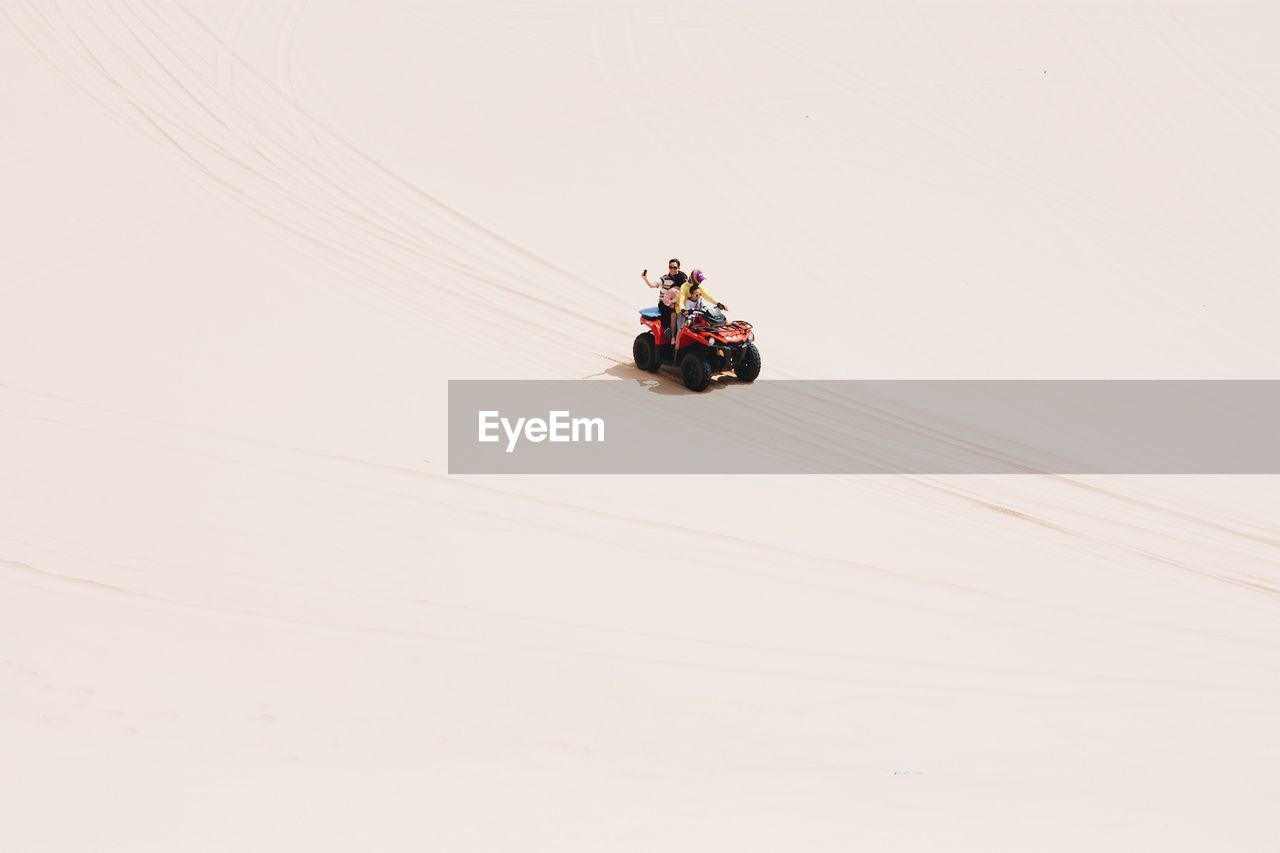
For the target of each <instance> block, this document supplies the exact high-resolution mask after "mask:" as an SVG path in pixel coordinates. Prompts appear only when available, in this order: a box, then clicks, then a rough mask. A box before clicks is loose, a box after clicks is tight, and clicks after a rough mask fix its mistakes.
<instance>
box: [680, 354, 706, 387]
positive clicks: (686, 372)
mask: <svg viewBox="0 0 1280 853" xmlns="http://www.w3.org/2000/svg"><path fill="white" fill-rule="evenodd" d="M680 378H681V379H683V380H684V387H686V388H688V389H689V390H690V391H705V390H706V388H707V386H708V385H710V384H711V362H710V361H708V360H707V357H706V356H705V355H703V354H702V353H697V352H691V353H688V354H687V355H685V357H684V358H682V359H680Z"/></svg>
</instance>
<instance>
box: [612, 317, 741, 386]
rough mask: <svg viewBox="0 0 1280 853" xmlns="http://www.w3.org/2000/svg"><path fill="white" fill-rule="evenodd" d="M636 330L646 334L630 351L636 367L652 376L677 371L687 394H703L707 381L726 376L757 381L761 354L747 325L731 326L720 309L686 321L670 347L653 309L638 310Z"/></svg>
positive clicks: (738, 322)
mask: <svg viewBox="0 0 1280 853" xmlns="http://www.w3.org/2000/svg"><path fill="white" fill-rule="evenodd" d="M672 319H673V320H674V319H675V318H674V317H673V318H672ZM640 325H642V326H644V327H645V328H646V331H644V332H641V333H640V335H639V336H638V337H636V342H635V344H634V345H632V347H631V354H632V356H633V357H634V358H635V360H636V367H638V368H640V369H641V370H646V371H648V372H650V373H656V372H657V371H658V370H659V369H660V368H662V367H675V368H679V370H680V378H681V379H683V380H684V384H685V387H686V388H688V389H689V390H690V391H703V390H706V387H707V386H708V385H710V384H711V377H713V376H715V375H716V374H717V373H726V372H728V371H730V370H732V371H733V373H734V375H736V376H737V377H738V378H739V379H741V380H742V381H743V382H754V381H755V379H756V377H757V376H759V375H760V350H758V349H756V345H755V339H756V334H755V332H753V331H751V324H750V323H748V322H746V321H745V320H735V321H733V322H732V323H730V322H728V321H727V320H725V317H724V314H723V313H721V311H720V310H719V309H718V308H711V309H708V310H706V311H700V312H698V313H697V314H694V315H693V316H692V317H691V318H689V321H688V322H687V323H685V324H684V328H682V329H681V330H680V339H679V340H677V341H676V345H675V346H674V347H672V346H671V342H670V341H669V340H668V338H669V334H668V331H667V330H666V329H664V328H663V327H662V315H661V314H660V313H659V311H658V309H657V308H641V309H640Z"/></svg>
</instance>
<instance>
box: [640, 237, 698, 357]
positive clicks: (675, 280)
mask: <svg viewBox="0 0 1280 853" xmlns="http://www.w3.org/2000/svg"><path fill="white" fill-rule="evenodd" d="M640 277H641V278H642V279H644V283H645V284H647V285H649V286H650V287H656V288H658V312H659V314H660V315H661V316H662V327H663V328H664V329H666V330H667V333H668V334H669V335H670V336H671V337H670V341H671V342H674V341H675V339H676V333H675V326H676V323H675V316H676V310H677V309H676V306H677V305H678V304H679V303H680V289H681V287H683V285H684V283H685V282H686V281H688V278H689V277H688V276H686V275H685V274H684V273H682V272H681V271H680V259H679V258H672V259H671V260H669V261H667V274H666V275H664V276H663V277H662V278H660V279H658V282H657V284H654V283H653V282H652V281H649V271H648V270H645V271H644V272H642V273H640Z"/></svg>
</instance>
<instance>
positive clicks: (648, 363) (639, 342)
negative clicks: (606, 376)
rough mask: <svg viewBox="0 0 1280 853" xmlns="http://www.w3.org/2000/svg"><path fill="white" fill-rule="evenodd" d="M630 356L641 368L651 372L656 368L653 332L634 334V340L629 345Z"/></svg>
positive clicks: (656, 358)
mask: <svg viewBox="0 0 1280 853" xmlns="http://www.w3.org/2000/svg"><path fill="white" fill-rule="evenodd" d="M631 357H632V358H634V359H635V360H636V367H638V368H640V369H641V370H644V371H647V372H649V373H653V372H654V371H655V370H657V369H658V348H657V347H656V346H654V344H653V332H644V333H642V334H640V335H637V336H636V342H635V343H634V344H632V345H631Z"/></svg>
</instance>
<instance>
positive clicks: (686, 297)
mask: <svg viewBox="0 0 1280 853" xmlns="http://www.w3.org/2000/svg"><path fill="white" fill-rule="evenodd" d="M706 280H707V277H706V275H704V274H703V272H702V270H699V269H695V270H694V271H693V272H691V273H690V274H689V280H688V281H686V282H685V283H684V285H683V286H682V287H681V288H680V299H679V300H678V301H677V302H676V310H677V311H678V312H679V314H678V315H677V317H676V328H675V332H674V333H673V334H672V336H671V340H672V341H675V340H676V339H677V338H679V337H680V330H681V329H682V328H684V324H685V323H687V322H688V320H689V318H690V317H692V316H693V315H694V314H696V313H698V311H702V310H705V309H707V308H710V307H711V306H712V305H714V306H715V307H717V308H719V309H720V310H721V311H726V310H728V309H727V308H725V305H724V303H723V302H717V301H716V298H715V297H714V296H712V295H711V294H710V293H708V292H707V291H705V290H703V289H702V283H703V282H704V281H706ZM691 300H693V301H695V302H696V303H697V304H696V305H694V306H692V308H691V307H690V301H691Z"/></svg>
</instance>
